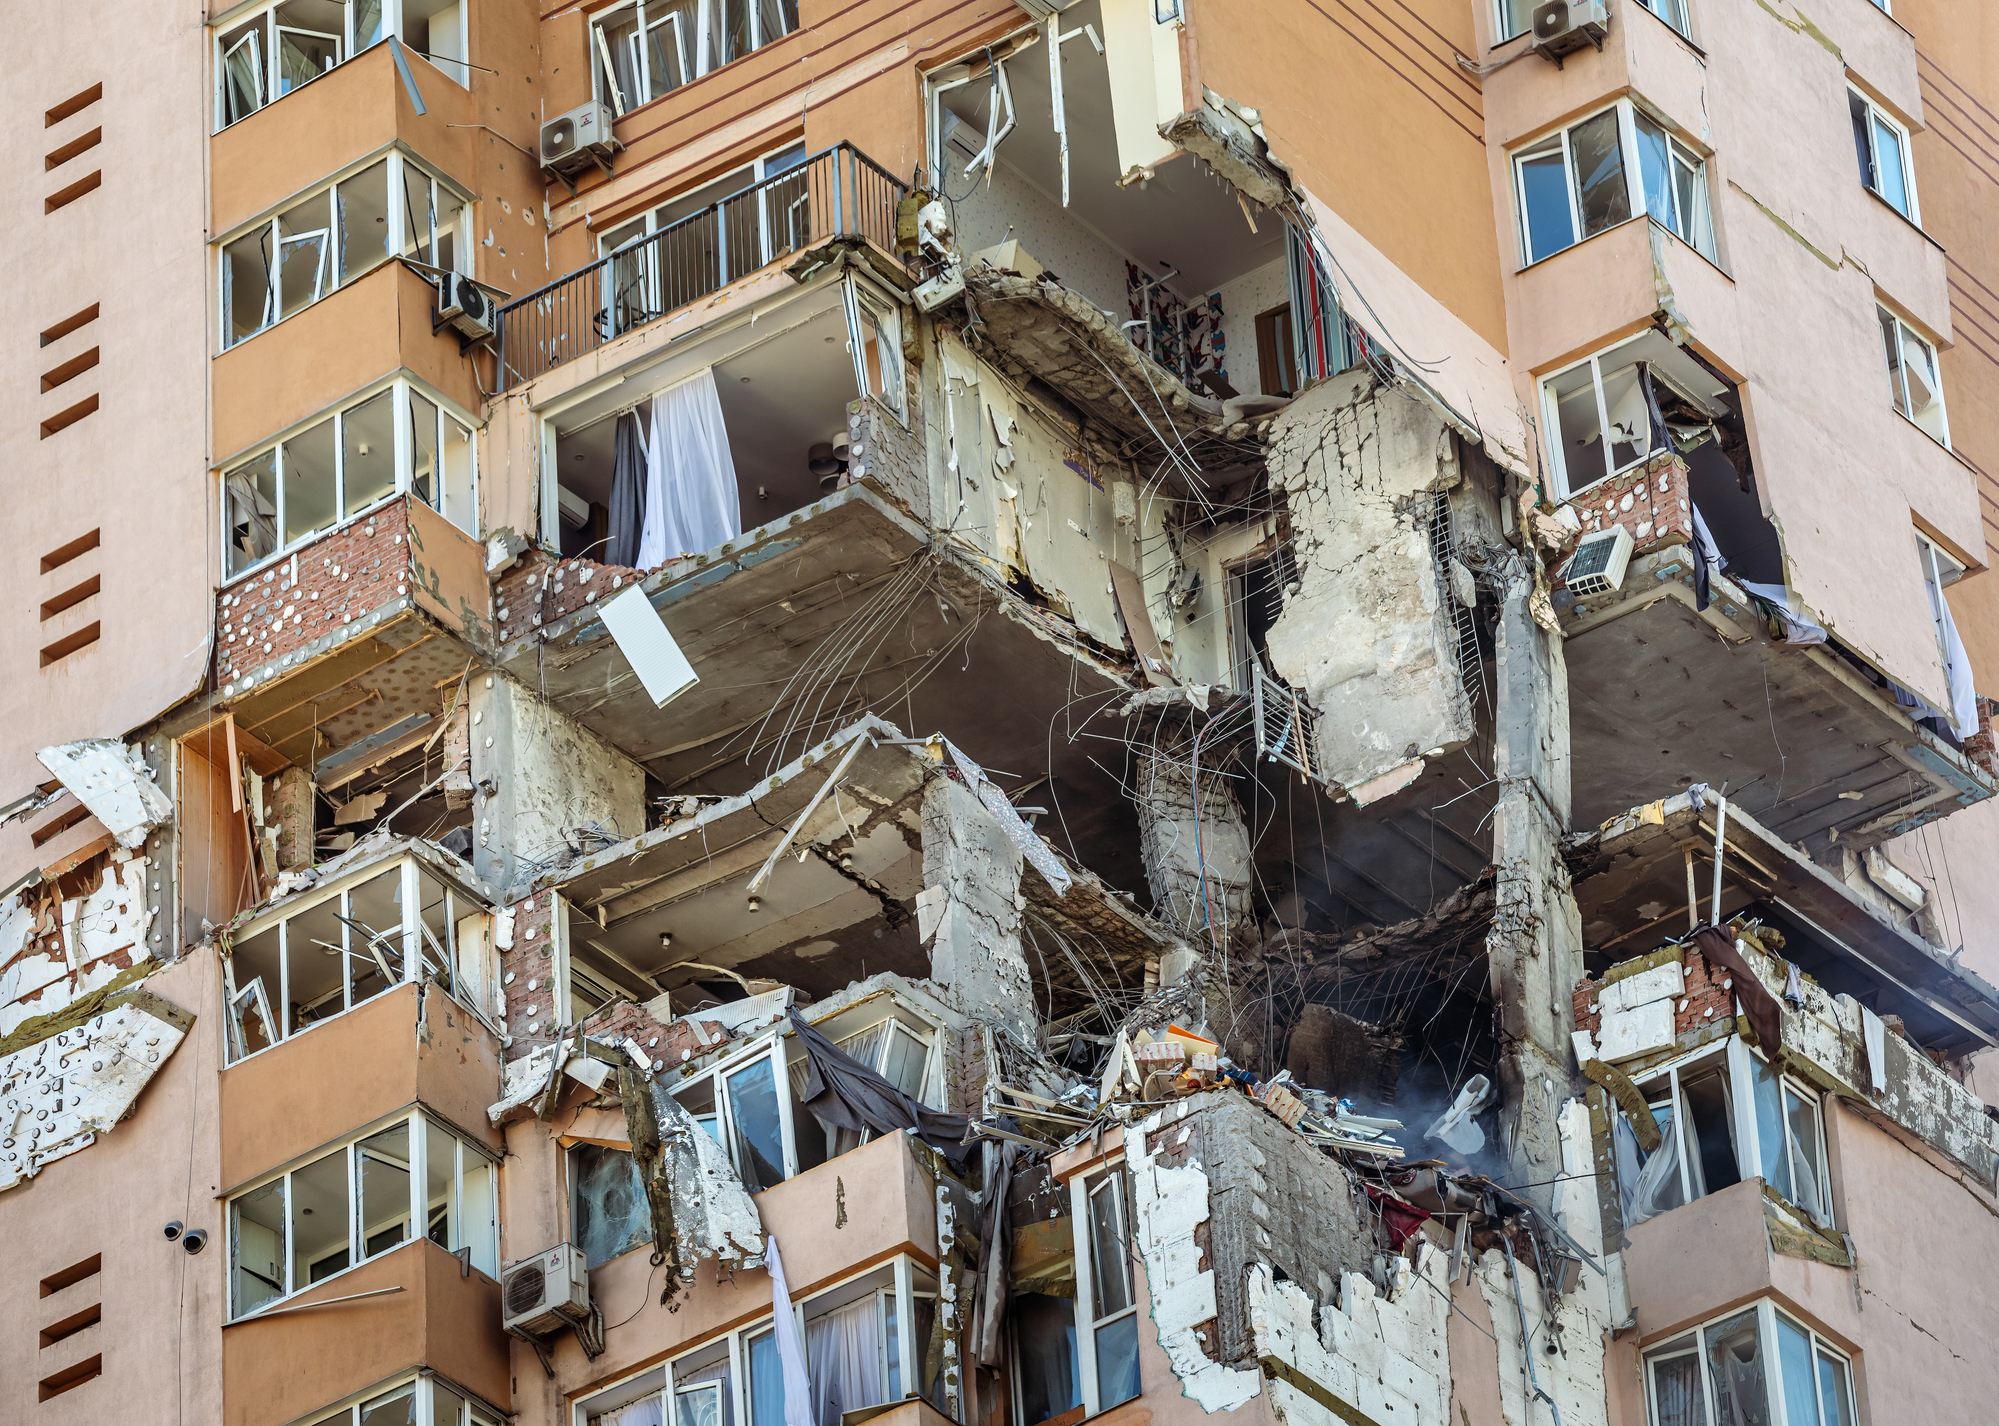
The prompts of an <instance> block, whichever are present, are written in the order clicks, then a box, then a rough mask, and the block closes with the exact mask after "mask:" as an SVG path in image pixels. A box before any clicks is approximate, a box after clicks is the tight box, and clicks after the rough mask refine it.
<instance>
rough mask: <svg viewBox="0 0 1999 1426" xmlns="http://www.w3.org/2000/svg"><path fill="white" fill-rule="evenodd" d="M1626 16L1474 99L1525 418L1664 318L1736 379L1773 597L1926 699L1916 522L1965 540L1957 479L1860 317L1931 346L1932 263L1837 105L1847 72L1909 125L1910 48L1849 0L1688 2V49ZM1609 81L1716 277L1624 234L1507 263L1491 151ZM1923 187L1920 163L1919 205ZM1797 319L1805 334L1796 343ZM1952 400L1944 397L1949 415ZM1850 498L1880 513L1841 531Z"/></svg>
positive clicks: (1914, 105) (1955, 467) (1567, 110)
mask: <svg viewBox="0 0 1999 1426" xmlns="http://www.w3.org/2000/svg"><path fill="white" fill-rule="evenodd" d="M1631 8H1632V10H1633V14H1632V15H1631V16H1630V17H1629V18H1628V19H1624V20H1620V21H1618V22H1616V23H1614V24H1613V25H1612V31H1611V40H1610V41H1609V42H1607V44H1606V46H1605V50H1604V53H1602V54H1596V53H1594V52H1592V51H1583V52H1581V53H1579V54H1577V55H1573V56H1570V57H1569V58H1568V59H1567V60H1566V62H1565V64H1564V66H1563V68H1562V69H1560V70H1556V69H1554V67H1553V66H1552V65H1548V64H1545V63H1543V62H1541V61H1539V60H1524V61H1522V62H1521V63H1520V64H1518V65H1514V66H1511V67H1510V68H1508V69H1507V70H1505V71H1503V72H1501V73H1500V74H1497V75H1495V76H1493V79H1492V82H1491V84H1490V86H1489V88H1490V90H1491V93H1490V96H1489V104H1490V109H1491V113H1492V116H1493V122H1494V126H1495V128H1497V129H1498V130H1499V131H1500V132H1502V133H1503V134H1504V135H1505V136H1506V142H1505V143H1504V144H1495V145H1494V146H1493V148H1492V152H1491V154H1490V176H1491V179H1492V185H1493V187H1492V191H1493V194H1494V197H1495V203H1494V208H1493V216H1494V221H1495V223H1496V224H1497V231H1498V235H1499V241H1500V252H1501V255H1502V264H1501V265H1502V267H1503V268H1504V269H1505V270H1506V274H1507V275H1506V277H1505V279H1504V282H1505V286H1506V290H1507V310H1508V331H1509V340H1510V343H1511V345H1510V350H1511V351H1512V353H1513V355H1514V357H1515V381H1516V384H1517V388H1518V394H1519V398H1520V400H1521V402H1522V403H1523V405H1524V406H1526V407H1527V408H1529V409H1532V410H1535V411H1538V409H1539V404H1538V403H1539V397H1538V392H1537V381H1538V378H1539V377H1541V376H1544V375H1546V374H1548V373H1549V372H1551V371H1552V370H1554V369H1556V368H1558V367H1559V366H1561V365H1563V364H1565V363H1567V362H1568V361H1570V360H1572V359H1574V358H1575V357H1577V356H1580V355H1583V354H1586V353H1587V352H1588V351H1589V350H1593V349H1597V348H1600V347H1602V346H1604V345H1608V344H1609V343H1610V342H1611V341H1613V340H1614V339H1616V338H1617V337H1619V336H1621V335H1624V334H1625V333H1627V332H1629V331H1633V330H1636V329H1638V328H1639V327H1640V326H1642V325H1644V324H1645V323H1646V322H1647V321H1649V320H1650V318H1651V316H1652V314H1653V312H1654V311H1655V310H1656V311H1662V312H1663V313H1664V315H1665V317H1666V318H1667V320H1668V321H1669V322H1670V323H1672V324H1674V328H1675V331H1676V333H1681V332H1683V333H1684V337H1685V340H1687V341H1688V342H1690V343H1691V344H1693V345H1694V346H1696V347H1698V348H1700V349H1701V350H1702V351H1703V353H1704V354H1705V355H1707V356H1708V357H1709V358H1710V360H1713V361H1714V362H1715V363H1716V364H1717V365H1718V366H1720V367H1721V368H1722V369H1723V370H1725V371H1727V372H1729V373H1731V374H1732V375H1734V376H1736V377H1738V378H1739V379H1741V380H1742V381H1743V383H1744V396H1745V405H1746V408H1747V420H1748V425H1749V433H1750V442H1751V449H1752V452H1753V457H1754V464H1755V474H1756V482H1757V487H1758V491H1759V493H1760V495H1761V497H1762V500H1763V503H1764V509H1765V513H1766V514H1768V515H1769V516H1770V518H1771V519H1772V520H1773V522H1774V523H1775V524H1776V525H1777V527H1778V529H1779V531H1780V534H1781V537H1782V541H1783V549H1784V554H1785V558H1786V566H1787V571H1788V576H1789V580H1790V584H1791V587H1792V589H1793V590H1794V591H1795V592H1796V593H1797V594H1798V595H1799V597H1800V598H1801V599H1802V600H1803V602H1804V604H1805V606H1806V607H1807V608H1808V609H1810V610H1812V611H1815V613H1816V615H1817V617H1818V618H1819V620H1820V622H1822V623H1824V624H1825V625H1826V627H1827V628H1828V629H1831V630H1832V631H1833V632H1835V633H1836V634H1838V635H1839V636H1840V637H1841V638H1842V639H1844V640H1845V641H1847V642H1848V643H1849V644H1850V645H1852V646H1853V647H1854V648H1855V649H1857V650H1858V651H1859V652H1860V653H1861V654H1862V655H1863V657H1866V658H1867V659H1869V660H1870V661H1872V662H1874V663H1876V664H1877V665H1878V666H1880V667H1881V668H1883V669H1884V670H1887V671H1888V672H1889V673H1890V674H1891V676H1893V677H1894V678H1896V679H1897V680H1899V681H1902V682H1904V683H1905V684H1907V685H1908V686H1909V687H1911V688H1914V689H1915V690H1917V691H1918V692H1919V693H1922V694H1923V695H1924V696H1925V697H1927V698H1930V699H1931V700H1932V701H1938V700H1941V699H1942V697H1943V685H1944V674H1943V669H1942V666H1941V661H1940V659H1939V657H1938V656H1937V654H1936V653H1935V651H1934V648H1933V646H1934V644H1935V640H1934V639H1924V638H1921V637H1918V635H1919V633H1920V632H1921V631H1923V630H1924V629H1925V628H1926V627H1927V624H1928V609H1927V602H1926V595H1925V593H1924V589H1923V583H1922V578H1921V573H1920V569H1919V567H1918V565H1917V561H1916V553H1915V530H1916V523H1917V522H1919V521H1920V522H1922V523H1923V524H1924V525H1925V526H1926V527H1928V528H1930V529H1932V530H1933V531H1935V532H1936V533H1937V534H1939V535H1940V536H1941V537H1942V538H1943V540H1944V541H1945V543H1946V544H1947V545H1948V546H1951V547H1953V548H1962V549H1965V550H1966V551H1967V552H1976V551H1977V550H1979V549H1980V548H1981V547H1982V545H1983V541H1984V534H1983V529H1982V525H1981V519H1980V509H1979V503H1978V490H1977V483H1976V476H1975V474H1974V473H1973V472H1972V471H1971V470H1970V469H1969V468H1968V467H1966V466H1965V465H1963V464H1962V463H1961V462H1960V461H1958V460H1957V459H1955V458H1954V457H1953V456H1952V455H1951V454H1950V453H1949V452H1947V451H1945V450H1943V449H1942V448H1941V447H1939V446H1938V445H1937V443H1936V442H1934V441H1932V440H1930V438H1929V437H1928V436H1926V435H1924V434H1923V433H1922V432H1921V431H1919V430H1917V429H1916V428H1914V427H1913V426H1912V425H1911V424H1910V423H1909V422H1908V421H1906V420H1904V419H1903V418H1902V417H1900V416H1899V415H1898V414H1897V413H1896V412H1895V410H1894V409H1893V407H1892V405H1891V404H1890V402H1889V400H1888V393H1887V382H1886V373H1885V370H1884V369H1883V358H1882V353H1881V336H1880V330H1879V326H1878V324H1877V322H1876V318H1875V304H1876V302H1877V300H1880V301H1886V302H1887V303H1889V304H1890V305H1892V306H1894V307H1896V308H1898V309H1900V310H1901V311H1902V312H1904V313H1905V314H1906V315H1907V316H1908V317H1909V318H1910V319H1911V320H1912V321H1913V322H1914V324H1915V325H1916V326H1917V327H1918V328H1919V329H1921V330H1923V331H1924V332H1925V333H1926V334H1927V335H1928V336H1930V337H1931V338H1932V339H1934V340H1937V341H1939V342H1941V343H1944V344H1946V345H1948V344H1949V343H1950V342H1951V341H1952V340H1953V334H1952V330H1951V314H1950V305H1949V300H1948V296H1947V288H1946V268H1945V256H1944V253H1943V252H1942V250H1941V248H1940V247H1939V246H1938V245H1937V244H1936V243H1935V242H1934V241H1933V240H1932V239H1931V238H1930V237H1928V236H1926V235H1925V234H1924V233H1922V232H1920V231H1918V230H1916V228H1915V227H1914V226H1913V225H1912V224H1910V223H1909V222H1907V221H1906V220H1904V219H1903V218H1902V217H1901V215H1900V214H1898V213H1895V212H1894V211H1893V210H1891V209H1889V208H1888V207H1887V206H1886V205H1885V204H1884V203H1883V202H1881V200H1879V199H1878V198H1876V197H1875V196H1874V195H1872V194H1871V193H1869V192H1868V191H1867V190H1866V189H1865V188H1864V187H1863V186H1862V185H1861V183H1860V182H1859V175H1858V172H1857V169H1856V162H1855V158H1854V153H1853V137H1852V126H1851V123H1850V120H1849V117H1848V114H1847V88H1846V86H1847V82H1848V79H1849V77H1851V78H1852V79H1853V81H1854V82H1855V83H1858V84H1860V85H1861V86H1862V87H1863V88H1865V89H1867V90H1868V91H1869V92H1871V93H1873V94H1875V95H1876V96H1877V97H1878V98H1879V99H1881V100H1882V102H1883V103H1884V104H1885V105H1886V107H1888V108H1889V109H1890V110H1891V111H1892V112H1895V113H1897V114H1898V115H1900V116H1901V117H1902V118H1903V119H1905V120H1907V121H1909V122H1911V123H1914V124H1917V125H1920V124H1921V122H1922V117H1923V116H1922V104H1921V101H1920V97H1919V95H1918V92H1917V60H1916V54H1915V47H1914V43H1913V41H1912V40H1911V39H1910V37H1909V36H1908V34H1907V33H1906V32H1905V31H1903V30H1901V29H1900V28H1899V27H1898V26H1896V25H1895V24H1894V22H1893V21H1892V20H1890V19H1889V18H1888V17H1887V16H1885V15H1883V14H1882V13H1881V12H1880V10H1879V9H1877V8H1876V7H1874V6H1873V5H1871V4H1867V3H1863V0H1835V3H1833V4H1830V5H1828V6H1815V7H1812V12H1811V14H1810V15H1809V16H1806V15H1803V14H1802V13H1801V12H1798V11H1796V9H1795V7H1791V6H1788V5H1785V6H1768V5H1758V4H1755V3H1752V0H1714V3H1711V4H1707V5H1703V6H1699V7H1691V8H1695V9H1697V10H1698V12H1699V14H1698V16H1697V23H1698V24H1699V25H1700V26H1701V27H1702V28H1701V30H1700V31H1699V32H1697V34H1696V36H1695V38H1696V40H1699V39H1700V38H1701V35H1702V34H1706V35H1708V36H1710V37H1712V42H1711V43H1707V47H1706V52H1705V54H1704V55H1701V54H1696V53H1695V52H1694V50H1693V49H1692V47H1691V46H1689V45H1687V44H1685V43H1684V42H1683V41H1681V40H1679V39H1678V37H1676V36H1674V35H1673V34H1672V32H1671V31H1670V29H1668V27H1667V26H1665V25H1664V24H1662V23H1660V22H1659V21H1658V20H1657V18H1656V17H1655V16H1652V15H1650V14H1648V13H1646V12H1645V11H1643V10H1642V9H1640V8H1638V7H1631ZM1620 32H1621V38H1620ZM1626 92H1630V93H1633V94H1635V95H1636V96H1638V97H1639V98H1641V99H1642V100H1644V101H1645V103H1646V104H1647V105H1648V106H1650V107H1652V108H1653V109H1654V110H1655V111H1656V112H1659V113H1662V114H1663V115H1664V116H1665V117H1666V118H1668V119H1669V120H1671V121H1672V122H1673V123H1675V124H1676V125H1677V126H1678V127H1679V128H1680V129H1681V131H1682V134H1683V137H1685V138H1686V139H1687V140H1688V141H1689V142H1691V143H1693V144H1694V145H1695V146H1696V147H1697V148H1700V149H1701V150H1702V151H1704V152H1708V153H1710V155H1711V156H1710V158H1709V163H1708V170H1709V184H1710V191H1711V195H1712V204H1713V210H1714V223H1715V229H1716V240H1717V257H1718V260H1719V262H1720V264H1721V267H1720V269H1715V268H1712V267H1710V266H1708V265H1707V264H1706V263H1705V261H1704V260H1702V259H1700V258H1699V257H1698V255H1697V254H1693V253H1692V252H1690V251H1687V250H1684V248H1683V247H1682V245H1680V244H1678V243H1677V240H1675V239H1672V238H1669V237H1666V236H1665V235H1663V234H1659V235H1657V240H1656V241H1655V240H1653V239H1652V238H1648V236H1647V235H1646V233H1645V231H1644V229H1645V227H1646V225H1645V224H1642V223H1632V224H1629V225H1626V226H1625V227H1622V228H1619V229H1615V230H1612V231H1611V232H1607V233H1603V234H1599V235H1598V236H1597V237H1595V238H1593V239H1590V240H1588V241H1586V242H1584V243H1582V244H1579V245H1578V246H1577V247H1575V248H1572V249H1570V250H1568V251H1565V252H1564V253H1562V254H1559V255H1557V256H1555V257H1552V258H1549V259H1546V260H1544V261H1543V262H1542V263H1540V264H1538V265H1536V266H1535V267H1533V268H1528V269H1526V270H1524V271H1515V270H1514V269H1516V268H1517V267H1518V266H1519V262H1520V257H1519V241H1520V240H1519V237H1518V229H1517V223H1518V219H1517V215H1516V204H1515V199H1514V192H1513V180H1512V172H1511V166H1510V158H1509V154H1508V149H1509V148H1510V147H1516V146H1517V142H1518V141H1521V140H1525V139H1528V138H1531V137H1534V136H1536V135H1538V134H1539V133H1542V132H1547V131H1550V130H1552V129H1553V128H1555V127H1557V126H1559V125H1560V124H1562V123H1564V122H1567V121H1569V120H1571V119H1573V118H1575V117H1577V116H1579V115H1581V114H1583V113H1585V112H1588V111H1589V110H1591V109H1594V108H1596V107H1599V106H1600V105H1601V104H1602V103H1604V102H1607V101H1608V100H1610V99H1612V98H1614V97H1616V96H1617V95H1619V94H1622V93H1626ZM1932 186H1941V184H1940V183H1937V184H1932V183H1929V182H1927V181H1926V179H1925V175H1924V173H1923V172H1922V171H1920V170H1919V171H1918V174H1917V189H1918V194H1919V199H1920V196H1921V194H1922V193H1923V192H1924V191H1925V190H1926V189H1927V188H1928V187H1932ZM1648 259H1649V260H1648ZM1592 314H1595V318H1594V320H1595V322H1596V330H1595V331H1594V332H1592V331H1591V330H1590V327H1591V322H1592ZM1800 330H1811V331H1813V332H1815V333H1818V334H1819V336H1818V338H1817V339H1815V340H1813V341H1811V342H1800V341H1798V340H1797V334H1798V332H1799V331H1800ZM1951 396H1952V392H1951V390H1950V389H1949V387H1948V386H1947V387H1946V393H1945V399H1946V404H1947V405H1949V404H1950V401H1951ZM1861 509H1865V510H1868V511H1869V512H1871V513H1872V514H1873V515H1874V516H1875V517H1876V518H1872V519H1867V520H1857V519H1851V518H1840V516H1841V514H1842V512H1845V511H1856V510H1861Z"/></svg>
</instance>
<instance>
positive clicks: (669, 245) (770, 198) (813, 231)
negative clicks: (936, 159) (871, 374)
mask: <svg viewBox="0 0 1999 1426" xmlns="http://www.w3.org/2000/svg"><path fill="white" fill-rule="evenodd" d="M903 192H904V188H903V185H902V184H901V183H900V182H898V181H897V180H896V179H895V178H894V177H892V176H891V175H890V174H889V172H888V171H887V170H886V169H884V168H882V167H881V166H880V165H879V164H877V163H875V161H874V160H873V159H870V158H868V157H867V156H866V155H865V154H863V153H861V152H860V150H858V149H856V148H854V147H853V146H852V145H851V144H844V143H843V144H837V145H835V146H834V147H832V148H830V149H827V150H825V151H824V152H822V153H819V154H815V155H814V156H812V157H811V158H808V159H806V160H805V161H804V162H803V163H801V164H799V165H798V166H796V167H794V168H789V169H786V170H785V171H784V172H782V173H780V174H777V175H775V176H773V177H770V178H766V179H765V180H763V181H762V182H760V183H756V184H753V185H751V186H750V187H748V188H745V189H742V190H741V191H740V192H737V193H733V194H730V195H729V196H728V197H726V198H723V199H720V200H719V201H717V202H714V203H710V204H708V205H707V206H706V207H703V208H699V209H697V210H695V211H694V212H692V213H689V214H686V215H685V216H676V217H674V218H673V220H672V221H671V222H669V223H668V224H667V225H666V226H663V227H660V228H658V229H657V230H656V231H654V232H651V233H648V234H645V235H644V236H642V237H639V238H636V239H634V240H633V241H631V242H628V243H626V244H625V245H624V246H622V247H619V248H618V249H616V250H615V251H614V252H611V253H609V254H607V255H606V256H605V257H604V258H602V259H601V260H600V261H598V262H594V263H592V264H590V266H588V267H586V268H581V269H579V270H578V271H576V272H572V273H570V274H569V276H567V277H564V278H561V279H560V280H558V281H555V282H551V283H550V284H549V285H548V286H546V287H544V288H542V289H541V290H540V291H538V292H531V293H529V294H528V295H527V296H525V297H522V298H519V299H517V300H516V301H513V302H510V303H508V304H507V305H506V306H504V307H502V308H501V309H500V311H499V328H500V362H501V382H502V388H503V389H509V388H512V387H515V386H519V385H521V384H522V383H523V382H528V381H532V380H534V379H535V378H536V377H538V376H540V375H542V374H543V373H545V372H548V371H551V370H553V369H554V368H555V367H557V366H560V365H562V364H563V363H565V362H572V361H575V360H576V359H577V358H578V357H581V356H586V355H588V354H589V353H591V352H593V351H596V350H597V349H598V348H599V347H602V346H604V345H605V344H607V343H609V342H611V341H613V340H615V339H616V338H618V337H620V336H623V335H624V334H625V333H627V332H631V331H636V330H637V329H639V328H641V327H644V326H646V325H648V324H649V323H652V322H655V321H658V320H659V319H660V318H662V317H665V316H667V315H668V314H670V313H673V312H677V311H679V310H681V309H682V308H685V307H687V306H689V305H690V304H692V303H695V302H698V301H700V300H701V299H702V298H704V297H707V296H710V295H711V294H713V293H716V292H719V291H721V290H722V289H723V288H725V287H728V286H730V285H731V284H732V283H735V282H738V281H740V280H741V279H743V278H744V277H747V276H749V275H751V274H753V273H756V272H758V271H760V270H762V269H764V268H766V267H768V266H770V265H771V264H772V263H775V262H778V261H780V260H781V259H784V258H786V257H789V256H791V255H792V254H794V253H798V252H802V251H804V250H805V249H807V248H810V247H812V246H814V245H815V244H818V243H822V242H826V241H829V240H832V239H836V238H858V239H862V240H865V241H867V242H869V243H872V244H873V245H874V246H875V247H877V248H879V249H881V250H882V252H884V253H889V252H893V251H894V249H895V213H896V205H897V204H898V203H900V202H901V201H902V197H903ZM663 211H665V212H668V213H670V212H671V209H667V210H663Z"/></svg>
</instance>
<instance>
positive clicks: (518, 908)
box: [500, 891, 556, 1060]
mask: <svg viewBox="0 0 1999 1426" xmlns="http://www.w3.org/2000/svg"><path fill="white" fill-rule="evenodd" d="M554 900H555V896H554V893H552V892H546V891H545V892H543V893H541V895H539V896H530V897H529V898H528V899H527V900H525V901H517V902H515V903H514V905H513V913H514V944H513V946H512V947H511V948H508V949H503V950H502V951H501V952H500V986H501V995H502V998H503V999H504V1001H505V1002H506V1029H507V1033H508V1035H509V1037H510V1043H509V1044H508V1046H507V1058H508V1059H509V1060H517V1059H520V1058H522V1057H523V1056H525V1055H528V1054H531V1053H533V1052H534V1051H535V1050H537V1049H539V1048H541V1047H542V1046H543V1045H546V1044H549V1043H551V1042H552V1041H553V1040H554V1038H555V1035H554V1031H555V1029H556V1025H555V988H554V987H553V986H552V985H551V984H550V983H549V981H550V977H552V976H553V975H554V974H555V943H554V941H553V940H552V939H551V938H550V936H549V929H550V925H551V918H550V913H549V908H550V905H551V903H552V902H553V901H554ZM530 1026H532V1027H533V1028H532V1029H530V1028H529V1027H530Z"/></svg>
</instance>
